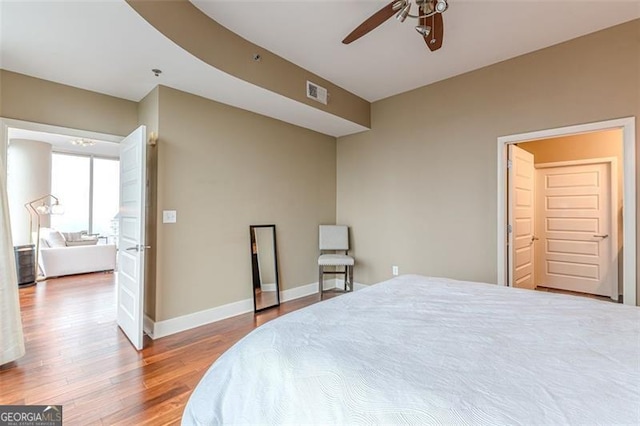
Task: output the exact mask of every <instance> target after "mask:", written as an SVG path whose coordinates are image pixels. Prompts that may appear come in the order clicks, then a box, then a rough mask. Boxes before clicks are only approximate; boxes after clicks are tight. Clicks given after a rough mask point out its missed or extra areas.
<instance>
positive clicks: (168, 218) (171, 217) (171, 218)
mask: <svg viewBox="0 0 640 426" xmlns="http://www.w3.org/2000/svg"><path fill="white" fill-rule="evenodd" d="M177 221H178V213H177V212H176V211H175V210H162V223H176V222H177Z"/></svg>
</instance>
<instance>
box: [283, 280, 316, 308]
mask: <svg viewBox="0 0 640 426" xmlns="http://www.w3.org/2000/svg"><path fill="white" fill-rule="evenodd" d="M316 293H318V283H311V284H306V285H302V286H300V287H294V288H290V289H288V290H284V291H281V292H280V302H281V303H282V302H288V301H289V300H294V299H300V298H301V297H306V296H311V295H312V294H316Z"/></svg>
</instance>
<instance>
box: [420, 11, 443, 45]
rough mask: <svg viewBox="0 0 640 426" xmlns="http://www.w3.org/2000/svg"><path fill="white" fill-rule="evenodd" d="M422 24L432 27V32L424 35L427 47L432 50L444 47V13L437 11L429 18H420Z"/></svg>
mask: <svg viewBox="0 0 640 426" xmlns="http://www.w3.org/2000/svg"><path fill="white" fill-rule="evenodd" d="M420 25H427V26H429V27H431V32H430V33H429V34H428V35H427V36H425V37H424V41H425V43H427V47H428V48H429V50H431V51H432V52H434V51H436V50H438V49H440V48H441V47H442V38H443V37H444V22H443V20H442V14H441V13H436V14H435V15H433V16H431V17H429V18H420Z"/></svg>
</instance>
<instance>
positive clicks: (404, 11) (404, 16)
mask: <svg viewBox="0 0 640 426" xmlns="http://www.w3.org/2000/svg"><path fill="white" fill-rule="evenodd" d="M410 11H411V3H410V2H407V4H406V5H405V6H404V7H403V8H402V10H401V11H400V12H398V14H397V15H396V19H397V20H398V21H400V22H404V21H405V20H406V19H407V16H409V12H410Z"/></svg>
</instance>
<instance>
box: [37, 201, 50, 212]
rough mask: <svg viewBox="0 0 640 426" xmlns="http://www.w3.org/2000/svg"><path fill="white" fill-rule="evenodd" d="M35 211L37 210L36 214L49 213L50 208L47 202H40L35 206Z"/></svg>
mask: <svg viewBox="0 0 640 426" xmlns="http://www.w3.org/2000/svg"><path fill="white" fill-rule="evenodd" d="M36 211H37V212H38V214H49V213H51V208H50V207H49V205H48V204H44V203H43V204H40V205H39V206H36Z"/></svg>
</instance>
